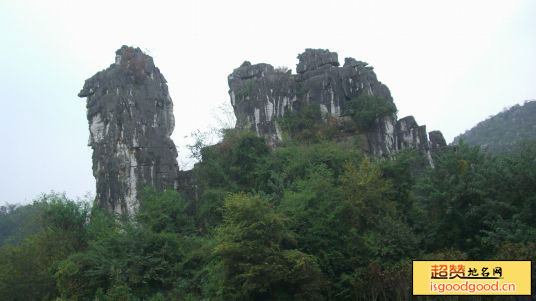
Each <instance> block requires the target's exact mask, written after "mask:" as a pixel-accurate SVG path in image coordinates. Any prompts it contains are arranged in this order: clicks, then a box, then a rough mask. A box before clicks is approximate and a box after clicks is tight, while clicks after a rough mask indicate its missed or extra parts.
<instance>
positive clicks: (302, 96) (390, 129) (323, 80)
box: [228, 49, 446, 164]
mask: <svg viewBox="0 0 536 301" xmlns="http://www.w3.org/2000/svg"><path fill="white" fill-rule="evenodd" d="M298 60H299V62H298V65H297V66H296V72H297V74H292V73H291V72H290V71H287V70H278V69H274V67H273V66H272V65H269V64H264V63H261V64H254V65H253V64H251V63H250V62H248V61H246V62H244V63H243V64H242V65H241V66H240V67H238V68H236V69H235V70H234V71H233V72H232V73H231V74H230V75H229V76H228V84H229V95H230V99H231V104H232V105H233V108H234V111H235V115H236V118H237V123H236V127H238V128H243V129H251V130H252V131H255V132H256V133H257V135H258V136H263V137H266V139H267V141H268V143H269V144H271V145H277V143H279V142H280V141H281V140H282V130H281V127H280V125H279V124H278V122H277V121H278V119H279V118H281V117H284V115H285V113H287V112H289V111H292V110H295V109H296V107H297V105H300V104H304V103H305V104H313V105H318V106H319V107H320V110H321V112H322V114H323V115H324V116H330V117H332V118H335V119H341V118H343V108H344V104H345V102H346V101H349V100H350V99H352V98H354V97H359V96H361V95H369V96H376V97H381V98H384V99H387V100H388V101H390V102H392V101H393V99H392V97H391V93H390V91H389V89H388V88H387V86H385V85H384V84H382V83H381V82H379V81H378V79H377V78H376V74H375V73H374V71H373V68H372V67H371V66H368V64H367V63H365V62H361V61H357V60H355V59H353V58H346V59H345V60H344V65H343V66H342V67H340V64H339V60H338V55H337V53H335V52H330V51H329V50H323V49H306V50H305V52H304V53H302V54H300V55H298ZM355 134H356V135H357V134H359V135H364V136H365V138H366V142H367V143H366V144H367V147H366V148H367V149H366V150H367V151H368V152H369V153H371V154H374V155H377V156H390V155H392V154H394V153H396V152H398V151H400V150H402V149H405V148H416V149H420V150H423V151H425V153H426V154H427V155H428V157H429V160H430V163H431V164H432V162H431V158H430V149H431V148H436V147H442V146H445V145H446V143H445V142H444V139H443V135H442V134H441V132H438V131H434V132H431V136H430V140H429V139H428V133H427V132H426V126H424V125H422V126H419V125H418V124H417V122H416V121H415V119H414V118H413V117H412V116H408V117H405V118H402V119H398V120H397V117H396V115H395V114H393V115H392V116H387V117H384V118H382V119H380V120H377V121H376V124H375V126H374V127H372V130H369V131H367V132H366V133H355ZM430 141H432V143H430Z"/></svg>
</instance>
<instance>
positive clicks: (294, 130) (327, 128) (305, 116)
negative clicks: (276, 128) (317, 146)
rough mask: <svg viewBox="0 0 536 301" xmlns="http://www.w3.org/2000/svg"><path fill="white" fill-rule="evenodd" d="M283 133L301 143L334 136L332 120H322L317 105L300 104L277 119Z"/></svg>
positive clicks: (315, 141) (334, 128) (334, 130)
mask: <svg viewBox="0 0 536 301" xmlns="http://www.w3.org/2000/svg"><path fill="white" fill-rule="evenodd" d="M328 121H330V120H328ZM278 124H279V125H280V126H281V129H282V131H283V132H284V133H286V134H288V135H289V136H290V137H291V138H293V139H295V140H297V141H299V142H301V143H318V142H320V141H325V140H329V139H331V138H333V137H334V135H335V133H336V127H335V125H334V124H333V122H322V113H321V112H320V107H319V106H318V105H312V104H302V105H301V106H298V107H295V108H294V110H293V111H290V112H287V113H285V116H284V117H281V118H279V119H278Z"/></svg>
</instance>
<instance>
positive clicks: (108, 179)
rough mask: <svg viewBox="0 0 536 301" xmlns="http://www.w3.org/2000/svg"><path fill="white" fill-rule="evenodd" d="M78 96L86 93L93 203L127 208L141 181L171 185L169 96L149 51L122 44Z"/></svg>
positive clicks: (135, 198) (173, 152)
mask: <svg viewBox="0 0 536 301" xmlns="http://www.w3.org/2000/svg"><path fill="white" fill-rule="evenodd" d="M78 96H79V97H87V119H88V122H89V131H90V136H89V146H91V148H92V149H93V175H94V176H95V179H96V186H97V187H96V203H95V205H96V206H98V207H101V208H105V209H108V210H109V211H112V212H116V213H119V214H133V213H134V212H135V211H136V210H137V208H138V206H139V203H138V198H139V195H140V192H141V191H142V189H143V188H144V187H145V186H152V187H154V188H155V189H157V190H162V189H164V188H175V187H176V185H177V173H178V165H177V159H176V158H177V149H176V148H175V144H174V143H173V141H172V140H171V138H170V136H171V133H172V132H173V129H174V127H175V120H174V116H173V102H172V100H171V98H170V96H169V93H168V87H167V85H166V80H165V79H164V76H163V75H162V74H161V73H160V70H159V69H158V68H157V67H155V65H154V63H153V59H152V58H151V57H150V56H148V55H146V54H144V53H143V52H142V51H141V50H140V49H139V48H132V47H127V46H123V47H122V48H121V49H119V50H117V52H116V59H115V63H114V64H112V65H110V67H108V68H107V69H106V70H103V71H100V72H98V73H97V74H95V75H94V76H92V77H91V78H90V79H88V80H86V82H85V84H84V87H83V89H82V90H81V91H80V93H79V94H78Z"/></svg>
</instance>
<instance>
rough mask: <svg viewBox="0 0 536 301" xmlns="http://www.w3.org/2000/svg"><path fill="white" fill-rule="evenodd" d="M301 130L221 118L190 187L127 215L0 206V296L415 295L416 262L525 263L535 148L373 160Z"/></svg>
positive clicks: (57, 206)
mask: <svg viewBox="0 0 536 301" xmlns="http://www.w3.org/2000/svg"><path fill="white" fill-rule="evenodd" d="M313 116H314V114H313ZM296 124H298V125H299V124H300V122H297V123H296ZM313 142H314V141H313V140H309V142H308V143H299V141H298V140H296V139H294V140H293V141H290V142H289V143H285V144H284V145H282V146H280V147H278V148H276V149H270V148H268V147H267V146H266V144H265V142H264V140H263V139H261V138H258V137H256V136H255V135H254V134H253V133H249V132H243V131H236V130H228V131H226V132H225V135H224V139H223V141H222V142H221V143H219V144H217V145H215V146H210V147H205V148H203V149H202V150H201V154H202V161H201V162H200V163H198V164H196V166H195V168H194V170H193V171H192V173H193V174H195V176H196V181H197V184H198V193H199V194H198V196H199V197H198V198H196V199H194V200H186V199H184V198H183V197H181V196H180V195H179V194H178V193H177V192H174V191H169V190H168V191H163V192H157V191H154V190H147V191H146V192H145V193H144V194H143V196H142V199H141V200H140V208H139V212H138V214H137V215H136V216H134V217H129V218H125V217H118V216H114V215H111V214H109V213H107V212H105V211H102V210H100V209H98V208H94V209H93V210H91V211H90V209H89V207H88V205H87V204H84V203H80V202H75V201H72V200H68V199H67V198H66V197H65V196H63V195H59V194H51V195H46V196H44V197H43V198H40V199H39V200H37V201H36V202H34V204H33V205H28V206H21V207H15V208H14V207H5V209H4V210H3V211H0V225H6V229H5V230H4V231H3V232H2V235H3V236H2V237H3V238H2V239H3V246H1V247H0V295H1V296H2V299H5V300H411V298H412V296H411V260H414V259H425V260H441V259H443V260H472V259H475V260H482V259H522V260H536V257H535V256H536V248H535V245H534V241H536V198H535V196H536V147H535V146H534V145H531V144H527V145H525V146H524V147H523V149H521V150H520V151H519V152H517V153H513V154H509V155H499V156H490V155H489V154H486V153H483V152H481V151H480V149H479V148H478V147H471V146H468V145H463V144H462V145H460V146H457V147H455V148H447V149H444V150H442V151H441V152H440V153H436V154H434V158H433V159H434V163H435V164H434V165H435V168H433V169H432V168H428V167H427V163H426V159H425V157H424V156H423V154H422V153H419V152H416V151H405V152H401V153H399V154H397V155H396V156H394V157H393V158H391V159H388V160H380V159H372V158H367V157H366V156H365V155H364V154H363V153H361V152H360V151H359V150H357V149H356V148H353V147H350V146H348V145H346V146H345V145H341V144H336V143H331V142H328V141H324V140H322V139H319V140H316V142H315V143H313ZM19 227H22V228H23V229H25V230H18V229H19ZM0 230H3V229H0ZM533 279H536V275H534V274H533ZM533 289H534V284H533Z"/></svg>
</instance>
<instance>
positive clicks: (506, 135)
mask: <svg viewBox="0 0 536 301" xmlns="http://www.w3.org/2000/svg"><path fill="white" fill-rule="evenodd" d="M462 140H463V142H464V143H467V144H470V145H482V146H484V147H485V148H486V149H488V150H489V151H490V152H492V153H504V152H511V151H515V150H516V149H517V148H518V146H519V144H520V143H522V142H523V141H527V140H536V100H531V101H526V102H525V103H524V104H523V105H515V106H513V107H511V108H509V109H507V110H504V111H503V112H501V113H499V114H497V115H495V116H492V117H490V118H488V119H486V120H484V121H482V122H480V123H478V124H477V125H476V126H475V127H473V128H472V129H470V130H468V131H466V132H465V133H463V134H461V135H459V136H457V137H455V138H454V141H453V142H452V144H455V145H456V144H459V143H460V141H462Z"/></svg>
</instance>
